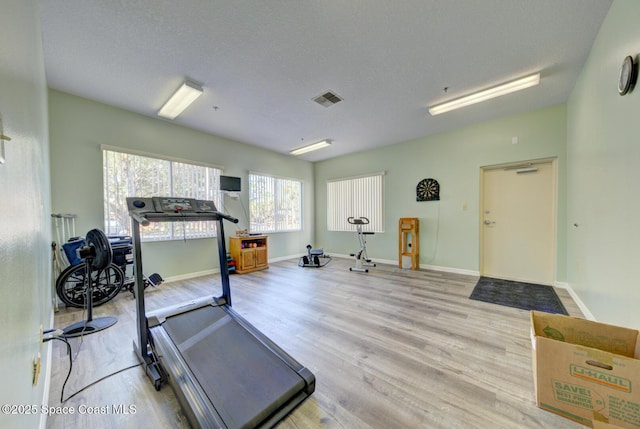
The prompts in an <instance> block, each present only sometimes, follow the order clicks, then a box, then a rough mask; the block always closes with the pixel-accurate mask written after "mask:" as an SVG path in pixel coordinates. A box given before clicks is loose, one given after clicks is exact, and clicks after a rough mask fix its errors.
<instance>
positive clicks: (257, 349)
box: [127, 197, 315, 429]
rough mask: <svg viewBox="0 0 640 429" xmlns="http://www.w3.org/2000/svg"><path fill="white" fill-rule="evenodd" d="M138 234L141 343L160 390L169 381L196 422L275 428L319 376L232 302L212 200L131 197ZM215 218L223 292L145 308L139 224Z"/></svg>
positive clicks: (221, 232) (204, 425)
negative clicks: (257, 326)
mask: <svg viewBox="0 0 640 429" xmlns="http://www.w3.org/2000/svg"><path fill="white" fill-rule="evenodd" d="M127 207H128V210H129V215H130V216H131V226H132V232H133V250H134V257H135V289H134V290H135V297H136V313H137V325H138V342H137V344H136V342H135V341H134V343H133V346H134V351H135V353H136V355H137V356H138V358H139V359H140V361H141V362H142V364H143V366H144V368H145V372H146V374H147V375H148V376H149V378H150V379H151V381H152V383H153V385H154V387H155V389H156V390H160V389H161V387H162V385H163V384H165V383H168V384H170V385H171V386H172V388H173V390H174V391H175V394H176V397H177V398H178V400H179V402H180V404H181V406H182V408H183V410H184V412H185V414H186V416H187V418H188V419H189V422H190V424H191V425H192V426H193V427H194V428H215V429H219V428H226V429H236V428H237V429H249V428H269V427H273V426H275V425H276V423H278V422H279V421H280V420H281V419H282V418H284V417H285V416H286V415H287V414H288V413H289V412H291V411H292V410H293V409H294V408H295V407H296V406H298V405H299V404H300V403H301V402H302V401H304V400H305V399H306V398H307V397H309V396H310V395H311V394H312V393H313V391H314V390H315V376H314V375H313V374H312V373H311V371H310V370H309V369H307V368H305V367H304V366H302V365H301V364H300V363H298V362H297V361H296V360H295V359H293V357H291V356H290V355H289V354H287V352H285V351H284V350H283V349H281V348H280V347H278V345H277V344H275V343H274V342H273V341H271V340H270V339H269V338H267V337H266V336H265V335H264V334H262V333H261V332H260V331H258V329H256V328H255V327H254V326H253V325H251V324H250V323H249V322H248V321H247V320H246V319H244V318H243V317H242V316H240V315H239V314H238V313H236V312H235V311H234V310H233V309H232V308H231V288H230V284H229V272H228V266H227V251H226V245H225V237H224V228H223V220H224V219H226V220H228V221H231V222H233V223H237V222H238V220H237V219H235V218H233V217H231V216H228V215H225V214H223V213H220V212H218V211H217V209H216V207H215V204H214V203H213V202H212V201H204V200H197V199H194V198H173V197H171V198H169V197H152V198H138V197H130V198H127ZM177 221H180V222H182V221H212V222H216V231H217V241H218V254H219V258H220V274H221V280H222V295H221V296H219V297H214V296H211V297H202V298H199V299H195V300H192V301H188V302H185V303H180V304H176V305H173V306H171V307H167V308H163V309H159V310H156V311H153V312H149V313H146V312H145V303H144V278H143V274H142V273H143V269H142V252H141V243H140V225H142V226H147V225H149V224H151V223H154V222H177Z"/></svg>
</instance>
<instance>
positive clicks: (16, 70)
mask: <svg viewBox="0 0 640 429" xmlns="http://www.w3.org/2000/svg"><path fill="white" fill-rule="evenodd" d="M0 114H1V115H2V122H3V125H4V127H3V128H4V134H6V135H8V136H9V137H11V139H12V140H11V141H9V142H6V143H5V163H4V164H0V184H1V185H2V204H0V261H1V262H0V326H2V329H1V330H0V343H1V344H2V353H0V380H2V384H1V386H2V387H1V388H0V402H1V403H2V404H9V405H31V404H33V405H36V406H37V407H38V411H39V410H40V408H39V407H40V404H42V403H46V398H47V395H48V386H49V382H48V380H49V374H48V368H49V366H50V364H49V362H50V359H49V358H50V356H51V345H50V344H46V345H40V327H41V326H42V327H44V329H47V328H50V327H51V323H52V321H53V310H52V306H51V302H52V301H51V228H50V226H51V220H50V219H51V217H50V202H51V199H50V193H49V138H48V130H47V88H46V81H45V74H44V59H43V52H42V42H41V35H40V16H39V5H38V2H37V1H36V0H8V1H3V2H2V13H0ZM38 354H40V355H41V358H42V361H41V365H42V366H41V368H42V371H41V373H40V376H39V377H38V380H37V381H38V382H37V384H36V385H35V386H33V384H32V380H33V362H34V358H37V357H38ZM45 419H46V417H45V416H44V415H42V414H40V413H38V412H36V413H32V414H28V413H19V414H16V415H11V414H6V413H4V412H3V413H0V427H2V428H37V427H38V426H41V427H44V425H43V423H44V420H45Z"/></svg>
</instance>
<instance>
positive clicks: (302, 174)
mask: <svg viewBox="0 0 640 429" xmlns="http://www.w3.org/2000/svg"><path fill="white" fill-rule="evenodd" d="M49 121H50V138H51V169H52V178H51V191H52V206H53V211H54V213H73V214H77V215H78V220H77V232H78V234H85V233H86V232H87V231H89V230H90V229H92V228H103V223H104V215H103V212H104V208H103V183H102V182H103V179H102V152H101V150H100V145H103V144H105V145H111V146H118V147H122V148H128V149H135V150H139V151H145V152H149V153H153V154H159V155H164V156H172V157H177V158H183V159H188V160H194V161H200V162H206V163H210V164H215V165H219V166H222V167H223V168H224V174H226V175H231V176H240V177H241V178H242V183H243V191H242V193H241V196H240V198H241V200H242V201H241V200H234V199H232V198H229V197H224V198H225V207H224V209H225V210H226V212H228V213H229V214H230V215H232V216H235V217H238V218H239V219H240V223H239V224H237V225H232V224H230V223H225V232H226V235H227V236H229V235H232V234H234V233H235V232H234V231H235V230H236V229H245V228H248V219H247V215H246V214H245V211H244V210H243V209H242V204H244V207H245V208H247V210H248V207H249V200H248V195H249V194H248V191H247V184H248V182H247V180H248V172H249V171H257V172H260V173H266V174H271V175H276V176H282V177H288V178H295V179H299V180H302V181H303V183H304V185H303V186H304V189H303V192H304V194H305V197H306V198H305V203H304V207H303V211H304V225H305V226H306V228H305V230H304V231H302V232H291V233H277V234H269V236H270V237H269V259H276V258H281V257H285V256H290V255H295V254H301V253H302V252H304V251H305V246H306V245H307V244H308V243H310V242H311V241H312V234H313V228H312V226H310V225H313V200H314V197H313V165H312V164H311V163H309V162H307V161H301V160H298V159H295V158H292V157H289V156H285V155H281V154H277V153H275V152H271V151H267V150H264V149H260V148H257V147H254V146H249V145H246V144H243V143H239V142H237V141H233V140H229V139H225V138H222V137H216V136H213V135H210V134H207V133H203V132H200V131H196V130H193V129H189V128H185V127H182V126H179V125H176V124H174V123H170V122H167V121H164V120H160V119H155V118H150V117H147V116H143V115H139V114H136V113H132V112H128V111H125V110H122V109H119V108H116V107H112V106H107V105H105V104H101V103H98V102H95V101H91V100H87V99H84V98H80V97H76V96H73V95H70V94H66V93H62V92H59V91H55V90H51V91H49ZM241 202H242V204H241ZM215 249H216V244H215V242H214V240H213V239H203V240H189V242H188V243H184V242H183V241H171V242H161V243H145V244H144V247H143V262H144V268H145V273H147V274H150V273H152V272H158V273H160V274H161V275H162V276H163V277H165V278H167V277H176V276H182V275H187V274H190V273H197V272H206V271H208V270H211V269H214V268H217V267H218V265H219V264H218V263H217V253H216V250H215Z"/></svg>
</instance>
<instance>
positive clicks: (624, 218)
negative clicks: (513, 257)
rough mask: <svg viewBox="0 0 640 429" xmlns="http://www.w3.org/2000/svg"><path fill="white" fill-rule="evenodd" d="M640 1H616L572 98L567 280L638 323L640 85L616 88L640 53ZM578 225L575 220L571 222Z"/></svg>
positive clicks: (609, 311)
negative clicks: (624, 67) (624, 91)
mask: <svg viewBox="0 0 640 429" xmlns="http://www.w3.org/2000/svg"><path fill="white" fill-rule="evenodd" d="M638 17H640V2H638V1H636V0H615V1H614V3H613V5H612V6H611V9H610V10H609V13H608V15H607V17H606V19H605V21H604V22H603V24H602V26H601V28H600V32H599V34H598V37H597V38H596V41H595V43H594V45H593V48H592V50H591V53H590V55H589V58H588V60H587V62H586V63H585V66H584V68H583V70H582V72H581V74H580V77H579V79H578V82H577V84H576V86H575V88H574V91H573V93H572V95H571V98H570V99H569V101H568V103H567V118H568V119H567V121H568V126H567V154H568V173H567V183H568V188H569V190H570V192H569V193H568V194H567V198H568V216H567V221H568V222H567V223H568V225H570V226H569V230H568V235H567V248H568V251H567V255H568V258H567V260H568V263H567V267H568V279H569V283H570V285H571V287H572V288H573V289H574V290H575V291H576V292H577V293H578V294H579V296H580V298H581V299H582V300H583V302H584V303H585V304H586V305H587V307H588V308H589V309H590V311H591V312H592V313H593V315H594V316H595V318H596V319H597V320H600V321H605V322H609V323H613V324H621V325H625V326H629V327H634V328H640V312H638V303H640V287H638V279H640V264H639V263H638V258H639V256H640V251H639V250H638V248H639V247H638V244H639V243H640V223H639V222H638V211H640V198H638V190H637V188H636V186H638V184H640V168H638V160H640V138H639V136H640V119H639V118H640V89H639V88H636V89H635V91H633V92H631V93H630V94H628V95H626V96H624V97H621V96H620V95H618V93H617V91H616V88H617V81H618V71H619V69H620V65H621V63H622V59H623V58H624V57H625V56H627V55H632V56H634V57H635V58H636V61H637V60H638V58H637V54H638V53H639V52H640V26H638ZM574 224H577V225H578V226H577V227H576V226H573V225H574Z"/></svg>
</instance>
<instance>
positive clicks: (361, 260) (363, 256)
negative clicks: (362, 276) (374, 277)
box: [347, 216, 376, 273]
mask: <svg viewBox="0 0 640 429" xmlns="http://www.w3.org/2000/svg"><path fill="white" fill-rule="evenodd" d="M347 222H349V223H350V224H351V225H355V226H356V232H357V233H358V241H359V242H360V249H359V250H358V251H357V252H356V253H351V255H350V256H353V257H355V258H356V266H355V267H350V268H349V271H359V272H363V273H368V272H369V269H368V268H364V267H375V266H376V264H375V263H373V262H371V259H369V257H368V256H367V240H366V239H365V235H373V234H374V233H373V232H369V231H363V230H362V226H363V225H368V224H369V219H367V218H366V217H364V216H361V217H359V218H354V217H349V218H347Z"/></svg>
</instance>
